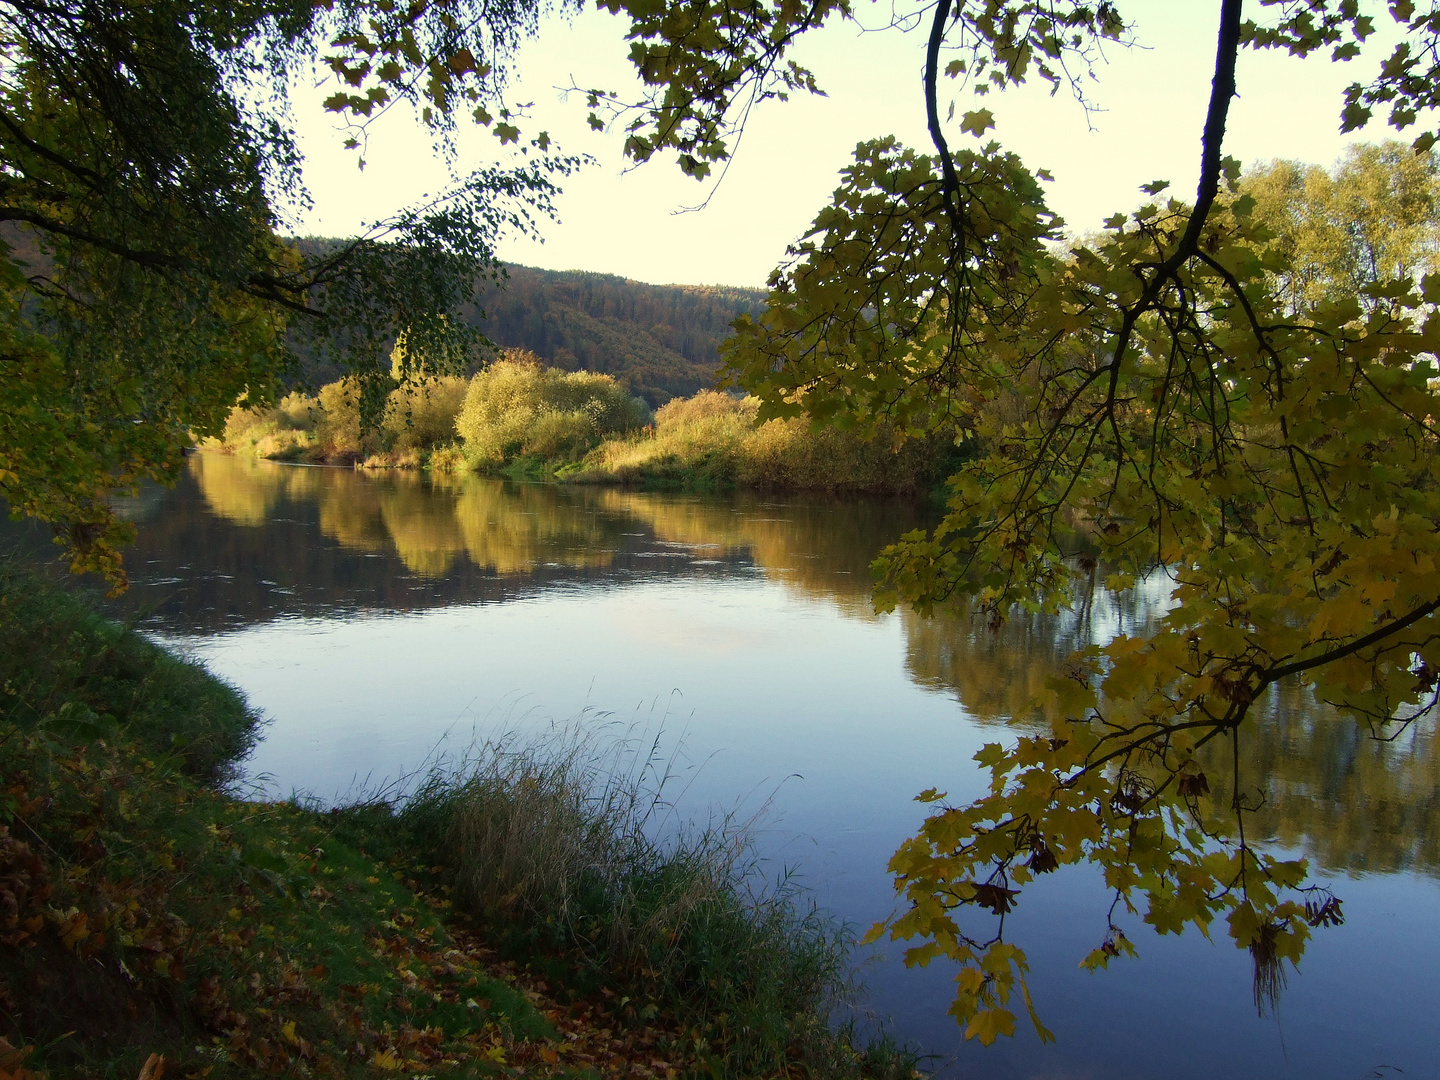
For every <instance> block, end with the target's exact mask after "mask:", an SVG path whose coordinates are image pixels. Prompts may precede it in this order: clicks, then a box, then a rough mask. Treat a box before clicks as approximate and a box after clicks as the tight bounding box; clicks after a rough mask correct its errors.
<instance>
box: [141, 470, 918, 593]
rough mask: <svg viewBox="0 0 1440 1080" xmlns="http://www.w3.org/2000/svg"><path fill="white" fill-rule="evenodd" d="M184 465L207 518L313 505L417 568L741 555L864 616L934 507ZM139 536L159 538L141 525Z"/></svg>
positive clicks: (334, 529)
mask: <svg viewBox="0 0 1440 1080" xmlns="http://www.w3.org/2000/svg"><path fill="white" fill-rule="evenodd" d="M190 473H191V475H192V476H193V477H194V480H195V482H196V484H197V485H198V488H199V491H200V493H201V495H202V496H203V498H204V502H205V504H206V505H207V506H208V508H209V510H210V511H211V513H212V514H213V515H214V516H216V517H219V518H222V519H224V520H226V521H229V522H232V523H234V524H236V525H240V526H244V527H245V528H257V529H258V528H264V529H265V530H266V532H267V533H268V532H270V531H271V530H272V529H273V528H274V526H275V525H277V524H280V523H283V522H284V521H285V520H287V519H292V520H293V519H295V518H305V517H307V516H314V517H315V518H316V519H317V520H318V524H319V531H320V533H321V535H322V536H324V537H326V538H328V539H329V540H332V541H334V542H335V543H336V544H338V545H339V546H340V547H341V548H342V549H344V550H345V551H347V552H351V553H355V554H379V555H385V556H390V557H394V558H398V559H399V561H400V563H401V564H402V565H403V566H404V568H405V569H406V570H407V571H408V572H409V573H411V574H414V575H416V576H418V577H422V578H428V579H436V580H439V579H446V578H450V577H452V576H453V575H454V574H455V572H456V571H457V569H458V568H460V564H464V563H468V564H469V566H470V567H471V568H474V569H478V570H481V571H484V572H485V573H487V574H489V575H493V576H496V577H502V578H504V577H509V578H514V577H523V576H527V575H532V574H534V573H536V571H537V570H540V569H550V570H554V569H557V568H570V569H579V570H590V571H593V570H603V569H605V568H614V569H616V571H617V572H620V571H622V570H633V569H636V568H637V564H636V563H635V559H636V557H639V558H647V559H654V558H656V557H660V558H662V560H663V559H664V557H666V556H673V557H676V558H681V557H683V559H684V560H685V561H686V563H687V564H689V565H691V566H695V567H703V566H706V565H721V564H727V563H734V562H736V561H739V562H742V563H745V564H748V565H751V566H754V567H757V568H759V569H760V570H761V571H762V572H763V573H764V574H765V575H766V576H768V577H771V578H773V579H776V580H779V581H781V582H784V583H785V584H786V585H787V586H790V587H793V588H795V589H796V590H798V591H800V592H802V593H804V594H806V595H809V596H812V597H824V598H825V599H828V600H831V601H833V602H835V603H836V604H838V605H839V606H841V607H842V608H843V609H844V610H845V611H846V612H847V614H851V615H854V616H857V617H866V618H868V617H870V616H871V615H872V608H871V605H870V599H869V598H870V574H869V563H870V560H871V559H872V558H873V557H874V555H875V553H876V552H877V551H878V550H879V549H880V548H881V547H882V546H884V545H885V544H887V543H889V542H890V541H891V540H894V539H895V538H896V537H898V536H899V535H900V534H901V533H902V532H904V531H906V530H908V529H912V528H916V527H918V526H920V525H923V524H925V522H926V521H927V520H928V516H929V515H928V514H927V511H926V510H925V508H923V507H922V506H919V505H916V504H914V503H911V502H905V501H887V500H872V501H863V502H850V501H845V502H841V501H837V500H833V499H816V498H811V499H803V498H802V499H789V500H785V501H784V502H783V503H777V502H776V501H775V500H772V499H767V498H764V497H760V496H753V495H751V496H747V495H740V496H737V497H735V498H733V499H728V500H724V501H715V500H706V499H700V498H693V497H683V496H674V495H660V494H654V493H647V492H637V491H623V490H617V489H613V488H591V487H564V488H562V487H556V486H551V485H542V484H509V483H505V482H503V481H499V480H491V479H485V478H482V477H475V476H467V477H457V478H450V477H437V478H435V479H433V480H432V479H431V478H429V477H425V476H421V475H418V474H415V473H408V472H396V473H385V474H381V475H378V476H368V475H365V474H361V473H356V472H354V471H353V470H349V469H323V468H301V467H295V466H283V465H276V464H274V463H271V462H263V461H254V460H249V459H243V458H235V457H227V456H221V455H209V454H200V455H196V456H195V457H193V458H191V459H190ZM176 511H179V512H180V513H182V514H183V510H182V509H181V508H180V507H178V506H177V507H176V508H175V509H173V510H172V509H166V511H165V513H164V516H165V517H167V518H171V519H173V518H174V516H175V513H176ZM150 513H151V516H154V517H157V518H158V517H160V516H161V515H160V513H159V510H158V508H153V509H151V511H150ZM142 546H143V547H144V548H145V549H149V548H151V547H153V546H154V545H152V544H151V543H149V541H148V540H147V538H146V537H143V536H142ZM145 553H146V554H149V553H150V552H149V551H148V550H146V551H145ZM277 572H278V571H277ZM265 576H267V577H270V576H273V574H266V575H265Z"/></svg>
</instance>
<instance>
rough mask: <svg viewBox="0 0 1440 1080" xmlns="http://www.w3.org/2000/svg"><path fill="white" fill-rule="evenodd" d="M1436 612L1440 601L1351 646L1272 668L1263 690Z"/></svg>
mask: <svg viewBox="0 0 1440 1080" xmlns="http://www.w3.org/2000/svg"><path fill="white" fill-rule="evenodd" d="M1436 611H1440V599H1436V600H1432V601H1430V603H1428V604H1422V605H1421V606H1420V607H1418V608H1416V609H1415V610H1414V611H1412V612H1410V614H1408V615H1404V616H1401V617H1400V618H1398V619H1393V620H1391V621H1390V622H1387V623H1386V624H1385V625H1384V626H1378V627H1376V628H1375V629H1374V630H1371V631H1370V633H1368V634H1365V635H1362V636H1361V637H1358V638H1356V639H1355V640H1354V641H1352V642H1350V643H1349V644H1346V645H1341V646H1339V647H1337V648H1334V649H1331V650H1330V651H1328V652H1323V653H1320V654H1319V655H1318V656H1312V657H1310V659H1308V660H1296V661H1295V662H1294V663H1290V664H1283V665H1281V666H1280V667H1278V668H1271V669H1270V670H1269V671H1267V672H1265V673H1264V680H1265V681H1264V684H1263V685H1262V686H1261V689H1264V687H1265V686H1269V685H1270V684H1271V683H1273V682H1278V681H1279V680H1280V679H1283V678H1285V677H1286V676H1287V675H1298V674H1299V673H1300V672H1302V671H1309V670H1310V669H1311V668H1316V667H1320V666H1322V665H1323V664H1328V663H1330V662H1331V661H1332V660H1342V659H1344V658H1345V657H1347V656H1350V655H1352V654H1354V653H1357V652H1359V651H1360V650H1361V649H1365V648H1368V647H1370V646H1371V645H1378V644H1379V643H1380V642H1382V641H1384V640H1385V639H1386V638H1387V637H1389V636H1390V635H1391V634H1394V633H1396V632H1398V631H1400V630H1404V629H1405V628H1406V627H1408V626H1413V625H1414V624H1415V623H1417V622H1419V621H1420V620H1421V619H1423V618H1425V616H1427V615H1431V614H1433V613H1434V612H1436Z"/></svg>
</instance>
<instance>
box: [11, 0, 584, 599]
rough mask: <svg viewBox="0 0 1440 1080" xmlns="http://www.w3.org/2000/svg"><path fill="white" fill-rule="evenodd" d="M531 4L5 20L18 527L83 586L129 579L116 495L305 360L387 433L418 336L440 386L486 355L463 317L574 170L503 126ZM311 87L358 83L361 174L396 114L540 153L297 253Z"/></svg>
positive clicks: (532, 21) (203, 10)
mask: <svg viewBox="0 0 1440 1080" xmlns="http://www.w3.org/2000/svg"><path fill="white" fill-rule="evenodd" d="M540 7H541V5H540V4H539V3H538V0H530V2H521V3H513V4H512V3H506V4H491V3H488V2H484V0H477V2H473V3H472V2H448V0H447V2H438V3H429V2H423V0H422V2H417V3H413V4H408V5H406V4H397V3H394V2H393V0H329V2H321V3H312V2H310V0H257V2H253V3H249V2H242V3H239V4H213V3H207V2H197V0H175V2H167V3H156V4H130V3H118V2H115V3H110V2H104V0H101V2H93V3H92V2H89V0H76V2H73V3H59V4H55V3H48V2H47V3H38V2H34V3H32V2H28V0H21V2H16V3H6V4H0V42H3V45H0V49H3V52H4V64H3V69H0V162H3V165H4V168H3V169H0V222H4V223H6V224H5V230H4V232H3V235H0V243H3V247H0V256H3V258H0V362H3V364H4V370H3V377H0V494H3V495H4V497H5V499H6V501H7V502H8V503H9V504H10V507H11V509H12V511H14V512H18V513H24V514H29V515H31V516H34V517H38V518H41V519H43V520H47V521H50V522H52V523H53V525H54V526H55V529H56V532H57V534H58V535H59V536H60V538H61V539H62V540H63V541H64V542H65V544H66V545H67V547H68V549H69V551H70V553H71V555H72V560H73V565H74V566H75V567H76V568H77V569H95V570H101V571H104V572H105V573H106V574H108V575H109V576H110V577H111V579H112V580H113V581H115V582H116V583H117V584H118V583H120V582H122V581H123V572H122V570H121V567H120V559H119V554H118V544H119V543H120V542H121V541H122V540H123V539H124V538H125V536H126V529H125V527H124V525H123V524H122V523H120V522H119V521H117V520H116V518H115V517H114V515H113V514H112V513H111V512H110V509H109V504H108V497H109V494H110V492H112V491H114V490H116V489H117V488H118V489H124V488H126V487H128V486H130V485H132V484H133V483H135V482H136V481H138V480H139V479H141V478H144V477H152V478H161V479H163V478H164V477H165V476H166V475H167V474H168V473H169V471H170V470H172V469H173V468H174V466H175V463H176V461H177V460H178V458H179V455H180V449H181V447H182V446H183V445H185V444H186V443H188V441H189V438H190V434H191V433H192V432H193V433H195V434H199V435H209V434H215V433H217V432H218V431H219V429H220V427H221V426H222V425H223V423H224V420H225V416H226V414H227V413H228V412H229V410H230V408H231V407H232V406H233V405H234V404H235V403H236V402H237V401H241V402H245V403H256V402H260V401H265V400H268V399H269V398H271V397H273V395H274V393H275V390H276V388H277V387H278V386H279V385H280V381H281V379H282V378H283V377H284V376H285V375H286V374H287V372H289V371H290V370H291V369H292V368H293V366H294V362H295V358H294V354H293V349H294V348H295V347H303V348H306V349H308V350H310V351H313V350H315V349H319V350H322V351H324V352H327V353H329V354H331V355H333V356H335V357H337V358H338V360H339V362H340V363H341V364H342V365H343V366H344V367H345V368H346V369H347V370H350V371H353V372H355V373H356V375H357V377H358V378H359V380H360V382H361V385H362V386H363V387H364V388H365V397H366V401H367V404H368V406H369V407H370V409H371V410H372V412H378V410H379V409H380V408H381V407H383V401H384V396H385V392H386V391H387V390H388V389H389V385H390V384H389V378H390V359H389V357H390V351H391V345H392V344H393V343H394V342H395V340H396V339H397V338H399V337H400V336H402V335H403V336H404V337H405V339H406V340H407V342H409V344H410V346H411V347H410V348H409V350H408V351H407V355H408V356H411V357H416V358H420V357H423V358H424V361H423V363H424V365H425V366H426V370H431V369H433V370H442V371H443V370H450V369H455V368H459V367H463V366H464V363H465V361H466V360H467V359H468V352H469V350H470V349H471V348H472V347H473V346H474V344H475V343H476V341H477V340H478V335H477V334H476V333H475V331H474V330H473V328H471V327H470V326H468V325H467V324H466V323H465V322H464V321H463V320H462V319H461V318H459V317H458V316H459V312H460V309H461V308H462V306H463V305H465V304H467V303H468V302H469V301H470V300H471V299H472V297H473V292H474V287H475V283H476V281H477V278H479V277H481V276H484V275H487V274H488V275H492V276H493V275H494V273H495V272H496V263H495V261H494V256H493V250H494V243H495V240H496V238H497V236H498V234H499V233H500V231H501V230H503V229H507V228H508V229H525V228H528V227H530V226H531V224H532V222H533V219H534V217H535V216H536V215H539V216H544V215H545V214H546V213H548V210H549V199H550V196H551V195H552V193H553V192H554V190H555V188H554V179H555V177H556V175H557V174H563V173H565V172H566V171H568V170H569V168H570V167H572V165H573V164H574V161H573V160H572V159H566V158H559V157H554V156H551V155H550V154H549V152H548V151H549V139H548V137H547V136H546V135H545V134H544V133H543V132H542V133H539V134H538V135H536V136H535V137H534V138H533V139H531V140H529V142H527V143H525V144H523V145H520V144H519V143H518V138H519V136H518V131H517V130H516V129H515V127H514V126H513V124H511V123H509V120H510V118H511V114H510V111H509V110H508V109H506V108H504V97H503V90H504V85H505V78H506V74H507V67H506V65H507V63H508V61H509V59H510V57H511V56H512V55H513V52H514V50H515V48H516V47H517V45H518V44H519V43H520V42H521V41H523V40H524V39H525V38H526V37H527V36H529V35H531V34H533V32H534V30H535V26H536V20H537V16H538V13H539V9H540ZM317 67H318V68H320V69H321V70H326V69H328V70H329V71H330V72H331V73H333V75H334V76H335V77H336V81H337V83H338V85H339V86H340V87H341V89H339V90H338V91H336V92H335V93H334V94H332V96H331V97H330V98H329V99H328V100H327V101H326V107H327V108H328V109H330V110H332V111H334V112H335V113H336V114H337V115H338V116H339V117H341V118H342V119H343V120H344V121H345V122H346V123H347V124H348V125H349V128H350V131H351V135H350V138H349V139H348V144H349V145H350V146H352V147H353V148H354V149H355V150H356V152H357V154H361V155H363V154H364V153H365V152H366V125H367V124H368V122H369V121H370V120H371V119H372V118H373V117H375V116H377V115H378V114H379V113H380V112H382V111H384V110H385V109H387V108H390V107H393V106H394V105H396V104H401V105H403V106H405V107H411V108H414V109H415V110H416V111H417V113H418V121H419V122H420V123H422V124H424V125H426V126H427V127H428V128H429V129H430V131H431V132H432V134H433V135H434V137H435V141H436V148H437V152H438V153H441V154H442V155H446V154H448V153H449V151H450V150H452V149H453V133H454V131H455V127H456V124H457V123H458V122H459V121H460V120H461V119H463V118H473V120H474V121H476V122H478V123H481V124H486V125H489V126H491V128H492V130H493V131H494V132H495V134H496V135H497V136H498V138H499V139H500V141H501V142H502V143H513V144H517V147H518V149H519V150H521V151H523V153H517V154H516V156H515V160H514V162H513V163H511V164H509V165H506V166H492V167H486V168H482V169H479V170H476V171H473V172H471V173H468V174H460V173H458V172H455V173H454V178H453V182H452V183H451V184H450V186H449V187H448V188H447V189H446V190H444V191H440V192H437V193H436V194H435V195H434V196H433V197H431V198H430V200H429V201H427V202H426V203H424V204H423V205H420V206H416V207H413V208H410V209H408V210H406V211H403V212H401V213H399V214H398V215H396V216H394V217H393V218H390V219H388V220H383V221H377V222H375V223H374V224H373V226H371V227H370V228H369V229H368V230H367V231H366V232H365V233H364V234H363V235H361V236H358V237H354V238H351V239H349V240H346V241H343V242H326V243H301V242H297V241H295V240H293V239H286V238H285V237H284V236H283V231H284V229H285V227H286V224H287V222H288V221H289V220H290V219H291V218H292V217H293V212H294V211H295V210H296V209H297V208H300V207H303V206H304V205H306V200H307V197H306V193H305V189H304V186H303V184H302V182H301V175H300V158H299V153H298V150H297V148H296V145H295V142H294V140H293V137H292V134H291V129H290V122H289V87H290V86H291V85H292V83H293V80H294V79H296V78H297V77H299V76H301V75H303V74H306V73H309V72H311V71H313V70H315V69H316V68H317ZM449 157H450V159H451V160H452V162H453V160H454V158H453V154H449ZM361 160H362V161H363V157H362V159H361ZM453 171H454V170H452V172H453ZM402 374H404V375H407V376H409V375H413V374H424V372H423V371H421V372H411V371H406V372H404V373H402Z"/></svg>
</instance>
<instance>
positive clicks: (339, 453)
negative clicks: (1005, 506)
mask: <svg viewBox="0 0 1440 1080" xmlns="http://www.w3.org/2000/svg"><path fill="white" fill-rule="evenodd" d="M758 407H759V403H758V402H757V401H756V400H755V399H754V398H740V397H734V396H731V395H729V394H722V393H717V392H716V391H713V390H702V391H700V392H699V393H698V394H696V395H695V396H693V397H689V398H677V399H675V400H672V401H670V402H668V403H667V404H665V405H663V406H661V407H660V408H659V409H658V410H657V411H656V412H655V413H654V414H653V416H652V415H651V414H650V412H649V410H648V409H647V408H646V407H645V404H644V402H641V401H639V400H638V399H635V398H631V397H630V396H629V395H628V394H627V393H626V391H625V390H624V389H623V388H622V387H621V386H620V384H619V383H617V382H616V381H615V380H614V379H612V378H610V377H609V376H607V375H593V374H590V373H587V372H583V371H581V372H568V373H567V372H563V371H559V370H557V369H555V368H546V367H544V366H543V365H541V364H540V363H539V362H538V361H537V360H536V359H535V358H534V357H533V356H530V355H529V354H522V353H514V352H512V353H509V354H507V355H506V356H505V357H504V358H502V359H501V360H499V361H497V362H496V363H495V364H493V365H491V366H490V367H489V368H487V369H486V370H484V371H482V372H480V373H479V374H478V375H476V376H475V377H474V378H473V379H470V380H468V381H467V380H464V379H435V380H431V381H429V382H427V383H424V384H422V385H419V386H414V387H404V388H400V389H397V390H395V391H393V392H392V393H391V395H390V399H389V401H388V402H387V405H386V410H385V414H384V417H383V420H382V422H381V423H380V425H379V426H378V427H374V428H370V429H364V428H362V425H361V423H360V414H359V408H358V405H357V404H356V398H355V394H354V393H353V388H350V387H349V384H347V383H346V382H344V381H341V382H338V383H332V384H330V385H329V386H326V387H323V388H322V389H321V390H320V392H319V394H318V396H316V397H313V398H312V397H304V396H301V395H295V394H292V395H291V396H290V397H287V398H286V399H285V400H283V401H282V402H280V403H279V405H277V406H276V407H274V408H270V409H256V410H249V411H244V412H240V411H237V412H236V413H235V414H234V415H233V416H232V417H231V419H230V423H229V424H228V425H227V427H226V432H225V439H224V441H223V445H224V447H225V448H226V449H229V450H231V451H232V452H235V453H245V454H254V455H257V456H260V457H268V458H272V459H276V460H282V461H305V462H327V463H331V464H337V463H355V464H357V465H360V466H362V467H365V468H429V469H433V470H435V471H440V472H468V471H475V472H483V473H488V474H491V475H497V476H504V477H507V478H509V479H512V480H552V479H559V480H564V481H570V482H579V483H594V484H615V485H622V486H629V487H644V488H650V489H658V490H681V491H734V490H752V491H754V490H758V491H828V492H847V493H869V494H885V495H896V494H918V493H924V492H928V491H931V490H934V489H935V488H937V487H938V486H939V485H940V484H941V483H942V482H943V481H944V479H945V478H946V477H947V476H948V475H949V474H950V473H951V472H953V471H954V466H955V462H956V453H957V451H956V448H955V447H954V446H953V445H951V444H950V443H949V442H948V441H947V440H945V439H943V438H940V437H935V438H931V439H926V440H909V441H905V442H902V443H899V444H898V445H897V444H896V441H895V440H894V439H893V438H892V437H891V433H890V432H889V431H888V430H887V429H885V428H883V427H882V428H880V429H879V430H877V431H875V432H872V433H870V436H869V437H861V436H860V435H859V434H857V433H856V432H853V431H840V430H834V429H816V428H813V427H812V426H811V425H810V424H809V423H808V422H807V421H805V420H800V419H795V420H770V421H767V422H766V423H763V424H758V423H756V412H757V409H758Z"/></svg>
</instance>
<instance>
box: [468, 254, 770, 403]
mask: <svg viewBox="0 0 1440 1080" xmlns="http://www.w3.org/2000/svg"><path fill="white" fill-rule="evenodd" d="M764 300H765V294H764V292H762V291H761V290H759V289H734V288H726V287H720V286H690V285H647V284H645V283H644V282H639V281H631V280H628V279H626V278H621V277H615V276H614V275H611V274H595V273H589V272H586V271H581V270H566V271H555V270H536V269H533V268H531V267H528V266H511V267H507V280H506V282H505V284H504V286H503V287H502V288H494V289H489V290H487V291H485V292H484V293H482V294H481V295H480V296H479V297H478V303H477V304H476V306H475V308H474V309H473V310H472V313H471V317H472V319H473V320H474V321H475V324H476V325H478V326H480V327H481V328H482V329H483V330H484V331H485V333H486V334H487V335H488V336H489V337H490V339H491V340H492V341H494V342H495V343H496V344H497V345H501V346H504V347H506V348H524V349H529V350H530V351H531V352H534V353H535V354H537V355H538V356H539V357H540V358H541V359H542V360H544V361H546V362H547V363H549V364H552V365H554V366H555V367H559V368H563V369H565V370H566V371H578V370H581V369H584V370H586V371H598V372H604V373H605V374H608V375H613V376H614V377H615V378H616V379H618V380H619V381H620V382H621V383H623V384H624V385H625V386H626V387H627V388H629V390H630V392H631V393H634V394H638V395H640V396H641V397H643V398H645V399H646V400H647V401H648V402H649V403H650V404H651V405H652V406H653V405H663V404H664V403H665V402H666V401H669V400H670V399H671V398H672V397H687V396H689V395H690V394H693V393H695V391H697V390H700V389H702V388H704V387H707V386H710V385H711V384H712V383H713V381H714V378H715V372H716V370H717V368H718V367H719V364H720V359H719V355H718V353H717V352H716V349H717V348H718V346H719V344H720V342H722V341H723V340H724V339H725V338H726V337H728V336H729V333H730V323H731V322H732V321H734V320H735V318H737V317H738V316H740V315H742V314H752V315H753V314H758V313H759V312H760V310H761V308H762V307H763V306H764ZM482 312H483V315H482Z"/></svg>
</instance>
